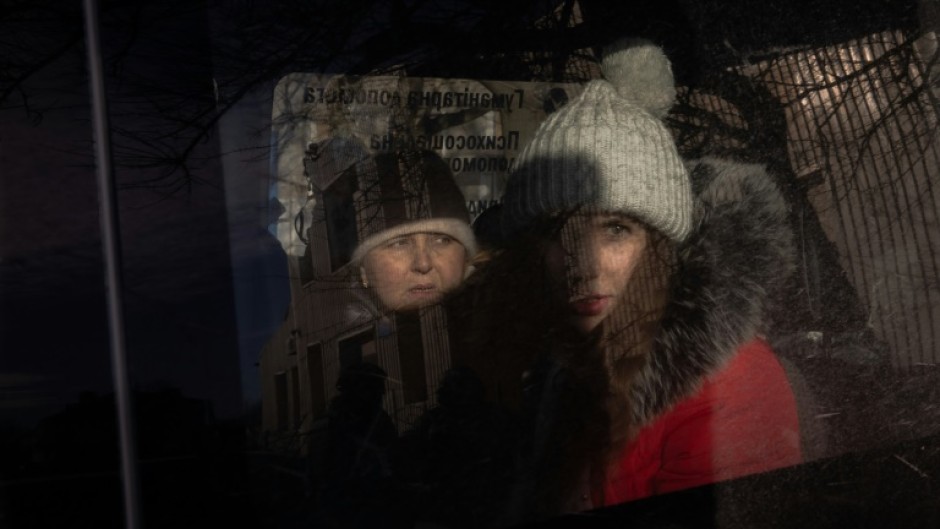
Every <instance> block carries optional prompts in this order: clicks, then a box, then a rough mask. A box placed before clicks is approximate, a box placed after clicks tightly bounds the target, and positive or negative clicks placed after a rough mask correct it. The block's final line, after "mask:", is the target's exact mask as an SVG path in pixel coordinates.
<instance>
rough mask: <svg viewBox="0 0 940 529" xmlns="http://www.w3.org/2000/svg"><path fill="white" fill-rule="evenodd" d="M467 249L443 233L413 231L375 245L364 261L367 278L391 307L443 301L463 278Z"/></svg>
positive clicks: (413, 307) (414, 307)
mask: <svg viewBox="0 0 940 529" xmlns="http://www.w3.org/2000/svg"><path fill="white" fill-rule="evenodd" d="M466 268H467V251H466V249H465V248H464V247H463V245H462V244H460V243H459V242H458V241H457V240H456V239H454V238H453V237H451V236H449V235H445V234H443V233H412V234H408V235H403V236H401V237H397V238H394V239H391V240H389V241H388V242H386V243H384V244H382V245H381V246H378V247H377V248H374V249H373V250H372V251H370V252H369V253H368V254H366V256H365V259H363V262H362V273H363V279H365V280H366V281H367V282H368V284H369V286H371V287H372V288H374V289H375V291H376V293H377V294H378V296H379V300H381V302H382V304H383V305H385V307H386V308H388V309H391V310H411V309H417V308H420V307H424V306H426V305H430V304H433V303H436V302H438V301H440V299H441V298H442V297H443V296H444V294H445V293H447V292H448V291H450V290H453V289H454V288H456V287H457V286H458V285H460V282H461V281H462V280H463V276H464V272H465V270H466Z"/></svg>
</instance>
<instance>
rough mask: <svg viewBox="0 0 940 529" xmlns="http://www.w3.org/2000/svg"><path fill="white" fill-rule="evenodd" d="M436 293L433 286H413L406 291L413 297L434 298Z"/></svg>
mask: <svg viewBox="0 0 940 529" xmlns="http://www.w3.org/2000/svg"><path fill="white" fill-rule="evenodd" d="M437 292H438V291H437V287H435V286H434V285H415V286H413V287H411V288H409V289H408V293H409V294H411V295H414V296H434V295H437Z"/></svg>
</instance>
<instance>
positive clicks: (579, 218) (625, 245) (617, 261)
mask: <svg viewBox="0 0 940 529" xmlns="http://www.w3.org/2000/svg"><path fill="white" fill-rule="evenodd" d="M648 239H649V234H648V233H647V231H646V229H645V228H644V227H643V226H642V225H641V224H640V223H638V222H636V221H634V220H632V219H630V218H629V217H626V216H624V215H620V214H605V213H599V214H574V215H572V216H571V217H570V218H568V219H567V220H566V221H565V223H564V225H563V226H562V227H561V230H560V231H559V232H558V234H557V236H555V237H553V238H552V239H551V240H550V241H548V245H547V247H546V249H545V262H546V267H547V269H548V270H547V271H548V275H549V280H550V282H551V288H552V294H553V298H554V299H555V301H556V302H558V303H559V304H560V306H561V308H562V310H563V311H564V313H565V314H567V317H568V321H569V322H570V323H571V324H572V325H573V326H574V327H575V328H577V329H578V330H580V331H581V332H583V333H589V332H591V331H592V330H594V329H595V328H596V327H597V326H598V325H599V324H600V323H601V322H602V321H604V319H605V318H607V317H608V316H609V315H610V314H611V313H612V312H613V311H614V309H615V308H616V307H617V304H618V303H621V302H622V299H621V294H623V293H624V291H625V289H626V287H627V283H629V281H630V278H631V276H632V275H633V272H634V270H635V269H636V265H637V263H638V262H639V260H640V256H641V255H642V254H643V252H644V251H645V249H646V246H647V241H648Z"/></svg>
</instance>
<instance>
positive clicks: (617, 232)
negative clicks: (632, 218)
mask: <svg viewBox="0 0 940 529" xmlns="http://www.w3.org/2000/svg"><path fill="white" fill-rule="evenodd" d="M631 231H632V230H631V229H630V227H629V226H626V225H625V224H622V223H620V222H608V223H606V224H604V233H606V234H607V235H610V236H612V237H625V236H627V235H630V233H631Z"/></svg>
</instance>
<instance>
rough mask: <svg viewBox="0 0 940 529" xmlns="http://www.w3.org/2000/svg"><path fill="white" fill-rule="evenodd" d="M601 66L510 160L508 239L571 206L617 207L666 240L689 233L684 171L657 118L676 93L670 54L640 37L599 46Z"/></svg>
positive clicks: (506, 211)
mask: <svg viewBox="0 0 940 529" xmlns="http://www.w3.org/2000/svg"><path fill="white" fill-rule="evenodd" d="M601 71H602V72H603V75H604V79H597V80H593V81H591V82H589V83H588V84H587V86H586V87H585V89H584V91H583V92H582V93H581V94H580V95H579V96H578V97H577V98H575V99H574V100H573V101H571V102H570V103H568V104H567V105H566V106H564V107H563V108H562V109H561V110H559V111H558V112H556V113H554V114H552V115H551V116H549V117H548V119H546V120H545V121H544V122H543V123H542V124H541V125H540V126H539V128H538V130H536V132H535V136H534V137H533V139H532V141H531V142H530V143H529V144H528V145H526V147H525V148H524V149H523V150H522V153H521V154H520V155H519V157H518V158H517V159H516V162H515V164H514V167H513V170H512V172H511V174H510V176H509V180H508V182H507V185H506V192H505V194H504V195H503V204H504V208H503V209H504V213H503V226H504V231H505V233H506V234H507V235H509V236H510V237H511V236H512V235H514V234H516V233H518V232H519V230H520V229H522V228H524V227H525V226H526V225H528V224H529V223H531V222H532V221H533V220H534V219H535V218H537V217H540V216H544V215H551V214H554V213H558V212H561V211H565V210H571V209H574V208H580V207H588V208H591V209H592V210H596V211H607V212H619V213H625V214H627V215H630V216H632V217H635V218H637V219H639V220H641V221H643V222H645V223H646V224H648V225H649V226H651V227H653V228H655V229H657V230H659V231H660V232H662V233H663V234H664V235H666V236H667V237H669V238H670V239H673V240H675V241H681V240H682V239H684V238H685V237H686V236H687V235H688V233H689V231H690V229H691V217H692V196H691V186H690V182H689V175H688V172H687V171H686V169H685V166H684V165H683V163H682V160H681V159H680V157H679V153H678V151H677V150H676V145H675V141H674V139H673V137H672V134H671V133H670V132H669V130H668V129H667V128H666V126H665V125H664V124H663V122H662V118H664V117H665V116H666V114H667V113H668V111H669V108H670V107H671V106H672V105H673V103H674V102H675V94H676V91H675V86H674V84H673V76H672V68H671V66H670V64H669V59H668V58H666V55H665V54H664V53H663V51H662V49H660V48H659V47H658V46H655V45H654V44H652V43H650V42H648V41H645V40H640V39H632V40H623V41H619V42H617V43H616V44H614V45H613V46H611V47H609V48H608V49H607V50H605V53H604V58H603V61H602V64H601Z"/></svg>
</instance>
